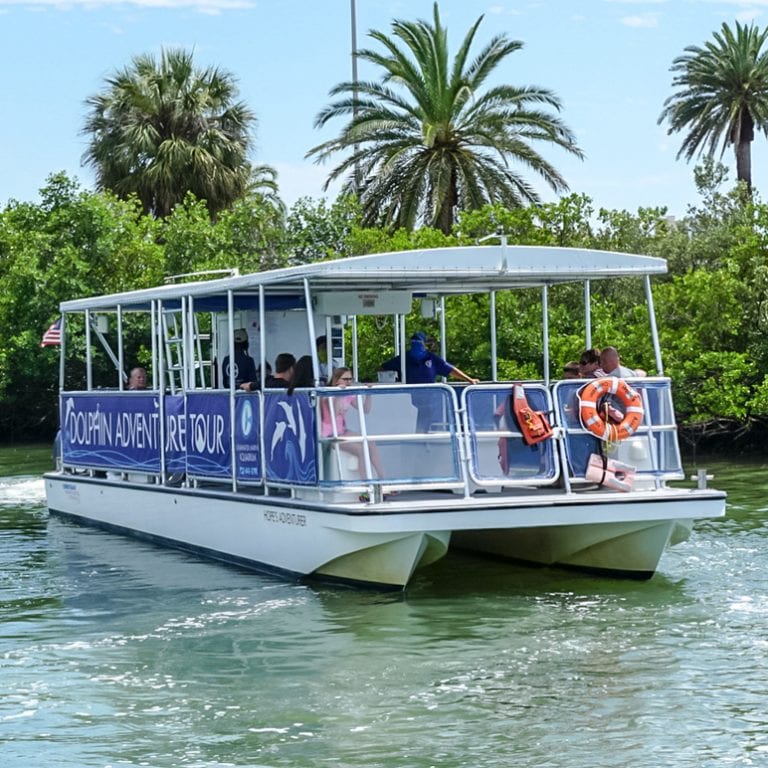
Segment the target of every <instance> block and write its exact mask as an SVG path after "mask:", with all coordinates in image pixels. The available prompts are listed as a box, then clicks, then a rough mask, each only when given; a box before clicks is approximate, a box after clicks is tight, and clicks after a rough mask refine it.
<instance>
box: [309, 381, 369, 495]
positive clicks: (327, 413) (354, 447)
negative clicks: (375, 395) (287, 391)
mask: <svg viewBox="0 0 768 768" xmlns="http://www.w3.org/2000/svg"><path fill="white" fill-rule="evenodd" d="M351 382H352V371H351V370H350V369H349V368H344V367H342V368H336V369H335V370H334V372H333V375H332V376H331V380H330V382H329V386H331V387H341V388H342V389H344V388H345V387H347V386H349V384H350V383H351ZM358 400H359V396H358V395H342V396H338V397H324V398H323V399H322V400H321V401H320V434H321V435H322V436H323V437H360V433H359V432H353V431H352V430H351V429H348V428H347V423H346V416H347V411H348V410H349V409H350V408H359V405H358ZM370 410H371V396H370V395H366V396H365V397H364V398H363V413H370ZM334 422H335V430H334ZM339 447H340V448H341V450H342V451H344V452H346V453H351V454H352V455H353V456H356V457H357V471H358V473H359V474H360V478H361V479H363V480H365V479H367V478H366V475H365V445H364V444H363V443H362V442H359V443H358V442H347V441H342V442H340V443H339ZM368 451H369V453H370V457H371V467H372V468H373V469H374V470H375V472H376V475H377V476H378V477H379V478H382V477H384V473H383V472H382V469H381V463H380V460H379V451H378V449H377V448H376V444H375V443H372V442H370V441H368Z"/></svg>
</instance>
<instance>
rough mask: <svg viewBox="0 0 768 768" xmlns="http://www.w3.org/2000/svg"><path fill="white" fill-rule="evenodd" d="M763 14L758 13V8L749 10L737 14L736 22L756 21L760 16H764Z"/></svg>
mask: <svg viewBox="0 0 768 768" xmlns="http://www.w3.org/2000/svg"><path fill="white" fill-rule="evenodd" d="M762 15H763V12H762V11H758V10H757V8H747V9H746V10H744V11H739V12H738V13H737V14H736V21H744V22H747V21H754V20H755V19H756V18H757V17H758V16H762Z"/></svg>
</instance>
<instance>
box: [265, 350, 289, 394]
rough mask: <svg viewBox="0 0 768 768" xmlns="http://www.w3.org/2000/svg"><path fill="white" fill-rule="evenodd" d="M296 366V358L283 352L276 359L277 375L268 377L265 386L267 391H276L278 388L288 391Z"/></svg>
mask: <svg viewBox="0 0 768 768" xmlns="http://www.w3.org/2000/svg"><path fill="white" fill-rule="evenodd" d="M295 366H296V358H295V357H294V356H293V355H292V354H291V353H290V352H281V353H280V354H279V355H278V356H277V357H276V358H275V373H274V375H273V376H267V379H266V381H265V382H264V386H265V387H266V388H267V389H275V388H277V387H285V388H286V389H287V388H288V387H290V386H291V381H292V379H293V369H294V368H295Z"/></svg>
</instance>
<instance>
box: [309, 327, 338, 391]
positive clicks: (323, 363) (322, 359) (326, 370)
mask: <svg viewBox="0 0 768 768" xmlns="http://www.w3.org/2000/svg"><path fill="white" fill-rule="evenodd" d="M315 348H316V349H317V360H318V363H319V365H320V371H319V373H320V376H319V378H320V385H321V386H324V385H326V384H327V383H328V382H329V381H330V378H331V374H332V372H333V371H334V370H336V368H340V367H342V366H343V365H344V361H343V360H337V359H336V358H332V357H331V356H330V352H329V350H328V337H327V336H325V334H323V335H322V336H318V337H317V338H316V339H315Z"/></svg>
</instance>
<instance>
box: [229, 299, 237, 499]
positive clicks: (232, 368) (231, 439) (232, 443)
mask: <svg viewBox="0 0 768 768" xmlns="http://www.w3.org/2000/svg"><path fill="white" fill-rule="evenodd" d="M227 321H228V322H227V327H228V328H229V344H228V346H229V455H230V457H231V459H230V460H231V462H232V491H233V492H234V491H236V490H237V469H236V467H235V456H236V452H235V295H234V293H233V292H232V289H231V288H230V289H229V290H228V291H227Z"/></svg>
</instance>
